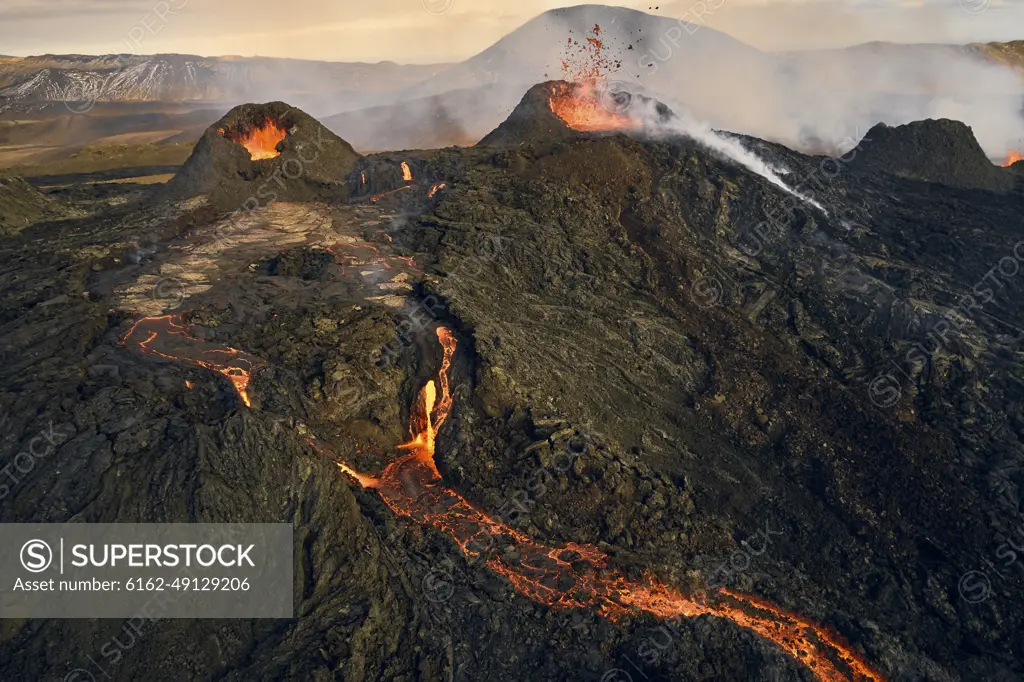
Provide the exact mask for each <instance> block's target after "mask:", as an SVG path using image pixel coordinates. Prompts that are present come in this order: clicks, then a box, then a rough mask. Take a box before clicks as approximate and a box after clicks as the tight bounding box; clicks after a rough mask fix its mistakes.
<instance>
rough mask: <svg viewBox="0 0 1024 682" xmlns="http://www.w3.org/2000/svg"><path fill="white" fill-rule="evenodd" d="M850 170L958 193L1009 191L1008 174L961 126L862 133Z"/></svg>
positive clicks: (919, 125) (928, 123)
mask: <svg viewBox="0 0 1024 682" xmlns="http://www.w3.org/2000/svg"><path fill="white" fill-rule="evenodd" d="M859 149H860V151H859V152H858V153H857V155H856V157H855V158H853V159H852V160H851V161H850V167H851V168H852V169H854V170H857V171H862V172H867V173H889V174H892V175H897V176H900V177H904V178H910V179H914V180H923V181H925V182H934V183H936V184H941V185H947V186H949V187H959V188H963V189H987V190H991V191H994V192H1005V191H1008V190H1009V189H1011V188H1012V187H1013V184H1014V179H1013V176H1012V174H1007V173H1006V172H1005V171H1003V170H1002V169H1000V168H999V167H998V166H996V165H994V164H993V163H992V162H991V161H989V159H988V156H987V155H986V154H985V151H984V150H983V149H982V148H981V145H980V144H978V140H977V139H976V138H975V137H974V132H973V131H972V130H971V128H970V127H969V126H968V125H966V124H965V123H961V122H960V121H953V120H950V119H945V118H941V119H926V120H924V121H914V122H912V123H907V124H906V125H901V126H895V127H891V126H887V125H886V124H884V123H879V124H878V125H876V126H874V127H873V128H871V130H869V131H868V132H867V134H866V135H865V136H864V139H863V140H862V141H861V143H860V146H859Z"/></svg>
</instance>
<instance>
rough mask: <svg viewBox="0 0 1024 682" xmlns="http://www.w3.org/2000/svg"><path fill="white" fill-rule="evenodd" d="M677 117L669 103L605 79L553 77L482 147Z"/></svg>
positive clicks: (637, 127)
mask: <svg viewBox="0 0 1024 682" xmlns="http://www.w3.org/2000/svg"><path fill="white" fill-rule="evenodd" d="M652 114H653V116H652ZM672 116H673V114H672V112H671V111H670V110H669V108H668V107H666V106H665V105H664V104H661V103H660V102H657V101H655V100H653V99H651V98H649V97H643V96H641V95H632V94H630V93H628V92H622V91H618V92H616V91H614V90H613V89H612V88H609V87H608V86H607V84H606V83H605V82H604V81H603V80H601V79H591V80H587V81H584V82H582V83H568V82H566V81H548V82H547V83H540V84H538V85H535V86H533V87H532V88H530V89H529V91H527V93H526V95H524V96H523V99H522V100H521V101H520V102H519V104H518V105H517V106H516V108H515V109H514V110H513V111H512V113H511V114H510V115H509V117H508V118H507V119H505V121H504V122H503V123H502V124H501V125H499V126H498V127H497V128H495V129H494V130H493V131H491V132H490V133H489V134H488V135H487V136H486V137H484V139H482V140H480V142H479V143H478V144H477V146H481V147H517V146H519V145H522V144H532V143H539V142H552V141H557V140H567V139H572V138H575V137H579V136H581V135H583V134H587V133H590V134H607V133H616V132H638V131H642V130H643V129H644V126H645V125H646V124H647V123H648V122H649V119H651V118H657V119H658V120H667V119H668V118H671V117H672Z"/></svg>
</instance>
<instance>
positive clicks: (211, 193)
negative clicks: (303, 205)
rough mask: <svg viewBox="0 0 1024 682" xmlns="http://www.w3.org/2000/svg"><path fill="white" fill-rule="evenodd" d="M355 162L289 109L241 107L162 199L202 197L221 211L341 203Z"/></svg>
mask: <svg viewBox="0 0 1024 682" xmlns="http://www.w3.org/2000/svg"><path fill="white" fill-rule="evenodd" d="M359 159H360V156H359V154H357V153H356V151H355V150H354V149H352V146H351V145H350V144H349V143H348V142H346V141H345V140H343V139H341V138H340V137H338V136H337V135H335V134H334V133H332V132H331V131H330V130H328V129H327V128H326V127H325V126H324V125H323V124H321V123H320V122H319V121H317V120H316V119H315V118H313V117H312V116H310V115H308V114H306V113H305V112H303V111H301V110H299V109H296V108H295V107H292V106H289V105H288V104H285V103H284V102H271V103H269V104H243V105H241V106H238V107H235V108H234V109H232V110H231V111H229V112H228V113H227V114H226V115H225V116H224V118H222V119H221V120H219V121H217V122H216V123H214V124H213V125H212V126H210V127H209V128H207V130H206V132H205V133H204V134H203V136H202V138H200V140H199V142H198V143H197V144H196V147H195V149H193V150H192V155H191V156H190V157H189V159H188V161H186V162H185V164H184V165H183V166H182V167H181V170H179V171H178V173H177V175H175V176H174V178H172V179H171V181H170V182H168V183H167V185H166V186H165V187H164V188H163V195H164V196H165V197H166V198H169V199H172V200H178V199H189V198H192V197H195V196H199V195H205V196H207V197H208V198H209V199H210V202H211V203H212V204H213V205H214V206H216V207H218V208H224V209H236V208H240V207H247V208H256V207H257V206H265V205H266V204H268V203H271V202H273V201H331V200H345V199H347V198H348V182H347V178H348V176H349V173H350V172H351V170H352V169H353V168H354V167H355V165H356V163H357V162H358V161H359Z"/></svg>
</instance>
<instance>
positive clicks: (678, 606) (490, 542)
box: [338, 327, 883, 682]
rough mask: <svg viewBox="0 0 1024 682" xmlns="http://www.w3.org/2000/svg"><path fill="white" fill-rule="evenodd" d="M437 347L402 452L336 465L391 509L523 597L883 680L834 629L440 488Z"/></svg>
mask: <svg viewBox="0 0 1024 682" xmlns="http://www.w3.org/2000/svg"><path fill="white" fill-rule="evenodd" d="M437 338H438V341H439V342H440V343H441V347H442V350H443V353H444V356H443V359H442V361H441V369H440V371H439V372H438V376H437V382H436V383H435V382H434V381H429V382H427V384H426V386H424V387H423V390H422V391H421V392H420V394H419V396H417V399H416V404H415V405H414V406H413V410H412V414H411V415H410V420H409V421H410V431H411V433H412V439H411V440H410V441H409V442H408V443H405V444H403V445H401V446H399V447H400V449H402V450H406V451H408V454H405V455H402V456H401V457H399V458H397V459H396V460H394V461H393V462H391V463H390V464H389V465H388V466H387V467H386V468H385V469H384V471H383V472H381V474H380V475H379V476H376V477H374V476H368V475H366V474H360V473H358V472H356V471H354V470H353V469H352V468H351V467H349V466H347V465H345V464H340V463H339V464H338V466H339V467H340V468H341V470H342V471H344V472H345V473H348V474H349V475H351V476H353V477H354V478H355V479H356V480H357V481H358V482H359V483H360V484H361V485H363V486H365V487H370V488H374V489H376V490H377V491H378V492H379V493H380V495H381V497H382V498H383V499H384V501H385V502H386V503H387V505H388V506H389V507H391V509H392V510H394V511H395V513H397V514H399V515H401V516H405V517H408V518H410V519H412V520H414V521H416V522H418V523H422V524H428V525H430V526H432V527H434V528H436V529H437V530H439V531H440V532H442V533H445V534H447V535H448V536H449V537H451V539H452V540H453V541H454V542H455V543H456V544H458V545H459V547H461V548H462V550H463V552H464V553H465V554H466V555H467V556H469V557H484V558H485V560H486V563H487V566H488V567H489V568H490V569H491V570H493V571H494V572H496V573H500V574H501V575H503V576H505V577H506V578H508V580H509V581H510V582H511V583H512V585H513V586H514V587H515V589H516V590H517V591H518V592H519V593H520V594H522V595H524V596H526V597H529V598H530V599H533V600H535V601H537V602H540V603H542V604H546V605H548V606H551V607H556V608H588V609H594V610H596V611H597V612H598V613H600V614H602V615H603V616H606V617H608V618H610V619H613V620H619V619H621V618H623V617H626V616H629V615H632V614H636V613H638V612H643V613H648V614H651V615H652V616H655V617H657V618H672V617H680V616H682V617H693V616H703V615H707V616H715V617H718V618H726V619H728V620H731V621H732V622H734V623H736V624H737V625H739V626H740V627H743V628H747V629H749V630H752V631H754V632H756V633H757V634H758V635H760V636H762V637H764V638H765V639H768V640H771V641H772V642H774V643H775V644H776V645H777V646H779V647H780V648H781V649H782V650H783V651H785V652H787V653H788V654H789V655H791V656H793V657H794V658H796V659H797V660H799V661H800V662H802V663H803V664H804V665H806V666H807V667H808V668H809V669H810V670H811V671H813V673H814V674H815V675H816V676H817V677H818V679H819V680H822V682H843V681H849V680H867V681H872V682H882V680H883V677H882V676H881V674H879V673H878V672H876V671H875V670H873V669H872V668H871V667H870V666H869V665H868V664H867V663H866V662H865V661H864V660H863V659H862V658H861V657H860V656H859V655H858V654H857V653H856V652H854V651H853V650H851V649H850V647H849V646H848V645H846V644H845V643H844V642H843V641H842V640H841V639H840V638H839V637H838V636H836V635H833V634H831V633H829V632H828V631H827V630H825V629H824V628H822V627H820V626H818V625H815V624H814V623H812V622H810V621H808V620H807V619H805V618H802V617H800V616H798V615H796V614H793V613H789V612H787V611H785V610H783V609H780V608H778V607H777V606H774V605H773V604H771V603H769V602H767V601H764V600H762V599H759V598H757V597H752V596H748V595H743V594H739V593H736V592H732V591H730V590H725V589H722V590H718V592H717V594H713V595H705V594H696V595H693V596H688V595H685V594H683V593H682V592H680V591H679V590H676V589H675V588H672V587H670V586H668V585H666V584H664V583H661V582H659V581H658V580H657V579H656V578H654V577H653V576H651V575H649V574H644V575H641V576H639V577H631V576H629V575H628V574H627V573H626V572H624V571H623V570H621V569H619V568H617V567H616V566H614V565H613V564H612V563H611V561H610V559H609V557H608V556H607V555H606V554H604V553H603V552H601V551H600V550H599V549H598V548H596V547H593V546H591V545H581V544H576V543H569V544H567V545H566V546H564V547H550V546H547V545H543V544H541V543H539V542H536V541H534V540H533V539H531V538H530V537H528V536H527V535H525V534H524V533H521V532H519V531H517V530H515V529H513V528H512V527H510V526H509V525H507V524H505V523H503V522H502V521H499V520H497V519H494V518H491V517H489V516H487V515H486V514H484V513H483V512H481V511H480V510H478V509H477V508H476V507H474V506H473V505H472V504H470V503H469V502H468V501H467V500H466V499H465V498H463V497H462V496H461V495H459V494H458V493H457V492H455V491H454V490H452V489H450V488H447V487H445V486H444V485H443V481H442V476H441V472H440V471H439V470H438V469H437V465H436V463H435V461H434V451H435V445H436V437H437V433H438V430H439V429H440V428H441V426H442V425H443V424H444V422H445V420H446V419H447V417H448V414H449V412H450V411H451V408H452V394H451V387H450V384H449V377H448V370H449V368H450V367H451V362H452V356H453V355H454V353H455V345H456V341H455V337H454V336H453V335H452V333H451V332H450V331H449V330H448V329H446V328H444V327H439V328H438V329H437Z"/></svg>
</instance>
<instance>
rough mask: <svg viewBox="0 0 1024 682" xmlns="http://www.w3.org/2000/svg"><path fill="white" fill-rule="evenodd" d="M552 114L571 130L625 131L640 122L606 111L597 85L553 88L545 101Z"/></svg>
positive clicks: (580, 84) (638, 124)
mask: <svg viewBox="0 0 1024 682" xmlns="http://www.w3.org/2000/svg"><path fill="white" fill-rule="evenodd" d="M548 106H549V107H551V111H552V113H554V114H555V116H557V117H558V118H560V119H562V121H564V122H565V124H566V125H567V126H569V127H570V128H572V129H573V130H581V131H588V132H594V131H601V130H629V129H633V128H638V127H640V125H641V124H640V122H639V121H637V120H636V119H634V118H632V117H630V116H627V115H625V114H622V113H617V112H614V111H609V109H608V107H606V106H605V104H604V103H602V102H601V96H600V93H599V92H598V83H597V82H596V81H594V80H588V81H586V82H584V83H573V84H569V85H566V84H562V83H559V84H556V85H555V86H554V87H553V89H552V92H551V94H550V96H549V97H548Z"/></svg>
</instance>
